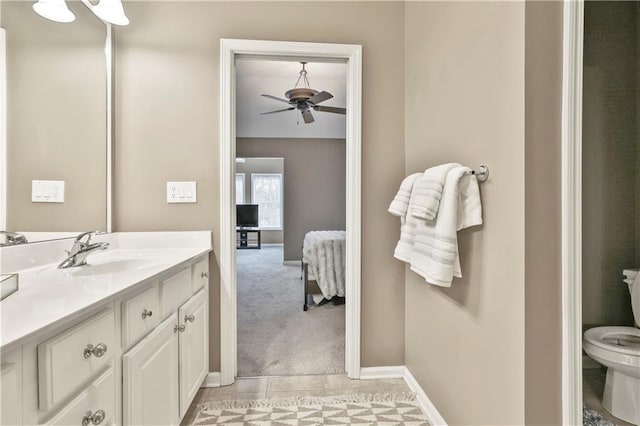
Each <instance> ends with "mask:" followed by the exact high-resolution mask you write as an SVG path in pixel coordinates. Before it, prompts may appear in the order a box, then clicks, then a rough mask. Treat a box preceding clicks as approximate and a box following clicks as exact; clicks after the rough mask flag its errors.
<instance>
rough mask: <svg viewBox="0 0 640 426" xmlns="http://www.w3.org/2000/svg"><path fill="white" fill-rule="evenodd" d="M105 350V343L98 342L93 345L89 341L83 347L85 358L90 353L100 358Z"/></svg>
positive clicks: (89, 355) (88, 356)
mask: <svg viewBox="0 0 640 426" xmlns="http://www.w3.org/2000/svg"><path fill="white" fill-rule="evenodd" d="M106 352H107V345H105V344H104V343H98V344H97V345H95V346H93V345H92V344H91V343H89V344H88V345H87V347H86V348H84V353H83V355H84V357H85V358H91V355H93V356H95V357H96V358H100V357H101V356H102V355H104V354H105V353H106ZM96 424H97V423H96Z"/></svg>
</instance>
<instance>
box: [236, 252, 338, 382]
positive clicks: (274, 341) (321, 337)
mask: <svg viewBox="0 0 640 426" xmlns="http://www.w3.org/2000/svg"><path fill="white" fill-rule="evenodd" d="M237 273H238V376H239V377H255V376H290V375H301V374H331V373H342V372H344V346H345V337H344V332H345V305H338V306H336V305H333V304H331V303H329V304H326V305H323V306H317V305H311V306H309V310H308V311H307V312H304V311H303V310H302V304H303V303H302V302H303V292H304V290H303V286H302V281H301V280H300V267H299V266H289V265H283V264H282V245H279V244H273V245H272V244H269V245H263V246H262V249H260V250H237Z"/></svg>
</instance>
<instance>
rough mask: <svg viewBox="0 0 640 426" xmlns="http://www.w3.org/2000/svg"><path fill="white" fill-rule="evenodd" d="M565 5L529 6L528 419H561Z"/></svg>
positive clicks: (542, 3)
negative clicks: (563, 53)
mask: <svg viewBox="0 0 640 426" xmlns="http://www.w3.org/2000/svg"><path fill="white" fill-rule="evenodd" d="M562 19H563V4H562V2H547V1H533V2H527V3H526V33H525V39H526V45H525V207H526V208H525V215H526V216H525V423H526V424H528V425H559V424H562V382H561V378H562V363H561V360H562V305H561V301H562V263H561V260H562V258H561V248H562V246H561V243H562V241H561V229H562V228H561V214H562V211H561V206H562V200H561V196H562V194H561V189H562V186H561V185H562V183H561V163H560V160H561V158H562V155H561V137H562V127H561V124H562V35H563V32H562Z"/></svg>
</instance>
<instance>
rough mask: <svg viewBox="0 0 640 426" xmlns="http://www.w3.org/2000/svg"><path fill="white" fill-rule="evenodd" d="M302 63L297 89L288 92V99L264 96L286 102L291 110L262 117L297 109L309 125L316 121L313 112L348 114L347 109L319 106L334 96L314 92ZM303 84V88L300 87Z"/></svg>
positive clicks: (287, 109)
mask: <svg viewBox="0 0 640 426" xmlns="http://www.w3.org/2000/svg"><path fill="white" fill-rule="evenodd" d="M300 63H301V64H302V69H301V70H300V75H299V76H298V81H296V85H295V87H294V88H293V89H290V90H287V91H286V92H285V94H284V96H285V97H286V98H287V99H282V98H278V97H276V96H271V95H262V96H264V97H265V98H269V99H273V100H276V101H280V102H285V103H287V104H289V105H291V106H290V107H289V108H284V109H278V110H275V111H268V112H261V113H260V115H265V114H275V113H276V112H284V111H293V110H294V109H297V110H299V111H300V112H301V113H302V119H303V120H304V122H305V123H306V124H309V123H313V122H314V121H315V119H314V118H313V114H312V113H311V111H312V110H313V111H321V112H332V113H334V114H346V113H347V109H346V108H338V107H332V106H324V105H318V104H319V103H321V102H324V101H327V100H329V99H331V98H333V95H332V94H331V93H329V92H325V91H324V90H323V91H321V92H319V91H317V90H313V89H312V88H311V86H310V85H309V79H308V78H307V70H306V69H305V65H307V63H306V62H300ZM301 82H302V86H301V87H298V85H299V84H300V83H301Z"/></svg>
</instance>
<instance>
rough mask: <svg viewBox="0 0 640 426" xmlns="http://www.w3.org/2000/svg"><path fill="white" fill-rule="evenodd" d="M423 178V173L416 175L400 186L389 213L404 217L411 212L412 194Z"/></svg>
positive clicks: (410, 176) (409, 177) (405, 180)
mask: <svg viewBox="0 0 640 426" xmlns="http://www.w3.org/2000/svg"><path fill="white" fill-rule="evenodd" d="M421 176H422V173H414V174H412V175H409V176H407V177H406V178H404V179H403V181H402V183H401V184H400V189H398V192H397V193H396V196H395V197H393V201H391V204H390V205H389V213H391V214H392V215H394V216H400V217H404V216H406V215H407V211H408V210H409V199H410V198H411V192H412V190H413V185H414V184H415V182H416V180H417V179H418V178H419V177H421Z"/></svg>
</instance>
